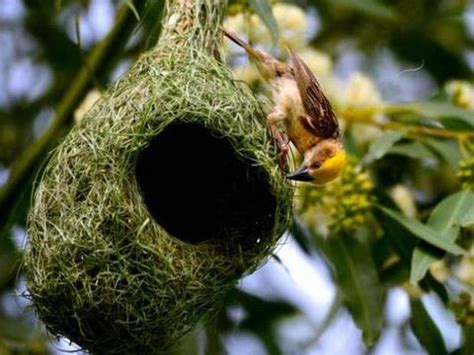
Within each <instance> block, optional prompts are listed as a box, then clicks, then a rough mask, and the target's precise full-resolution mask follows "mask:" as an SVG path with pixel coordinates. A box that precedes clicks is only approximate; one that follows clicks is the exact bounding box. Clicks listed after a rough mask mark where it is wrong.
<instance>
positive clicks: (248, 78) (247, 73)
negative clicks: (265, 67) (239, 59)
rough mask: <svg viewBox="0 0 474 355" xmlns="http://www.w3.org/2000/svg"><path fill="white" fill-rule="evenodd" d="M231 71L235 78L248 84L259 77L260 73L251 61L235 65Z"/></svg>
mask: <svg viewBox="0 0 474 355" xmlns="http://www.w3.org/2000/svg"><path fill="white" fill-rule="evenodd" d="M233 71H234V78H235V79H237V80H242V81H245V82H246V83H247V84H249V85H251V84H253V83H255V82H257V81H258V80H259V79H260V74H259V73H258V70H257V68H256V67H255V65H253V64H251V63H248V64H246V65H242V66H238V67H235V68H234V69H233Z"/></svg>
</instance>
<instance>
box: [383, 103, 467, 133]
mask: <svg viewBox="0 0 474 355" xmlns="http://www.w3.org/2000/svg"><path fill="white" fill-rule="evenodd" d="M391 108H395V109H398V110H399V111H400V112H404V113H412V114H416V115H419V116H422V117H427V118H433V119H436V120H438V121H439V122H441V123H443V124H446V125H452V124H453V122H452V121H453V119H457V120H458V121H461V122H463V123H464V126H463V127H459V128H462V129H466V127H471V128H474V115H473V114H472V111H470V110H465V109H462V108H460V107H457V106H454V105H453V104H451V103H449V102H436V101H430V102H417V103H411V104H401V105H391ZM452 128H455V127H452Z"/></svg>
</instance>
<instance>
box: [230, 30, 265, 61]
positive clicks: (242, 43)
mask: <svg viewBox="0 0 474 355" xmlns="http://www.w3.org/2000/svg"><path fill="white" fill-rule="evenodd" d="M222 32H224V35H225V36H226V37H227V38H228V39H230V40H231V41H232V42H234V43H235V44H236V45H238V46H239V47H242V48H243V49H245V51H246V52H247V54H248V55H249V56H250V57H251V58H252V59H256V60H258V61H261V60H262V59H263V53H262V52H260V51H259V50H258V49H255V48H253V47H252V46H251V45H250V44H248V43H247V42H245V41H244V40H243V39H242V38H240V37H239V36H237V35H236V34H235V33H233V32H231V31H229V30H226V29H225V28H222Z"/></svg>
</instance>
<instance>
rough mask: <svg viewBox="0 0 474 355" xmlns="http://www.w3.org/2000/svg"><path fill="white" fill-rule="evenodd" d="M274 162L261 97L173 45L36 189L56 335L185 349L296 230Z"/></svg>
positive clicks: (36, 249)
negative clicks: (205, 320) (290, 228)
mask: <svg viewBox="0 0 474 355" xmlns="http://www.w3.org/2000/svg"><path fill="white" fill-rule="evenodd" d="M201 1H204V2H206V3H207V1H206V0H201ZM180 48H181V49H180ZM275 154H276V152H275V148H274V145H273V144H272V140H271V138H270V137H269V134H268V132H267V130H266V128H265V119H264V115H263V113H262V111H261V109H260V106H259V104H258V102H257V101H256V99H255V98H254V96H253V95H252V93H251V92H250V90H249V89H248V88H247V87H245V86H244V85H242V84H241V83H238V82H235V81H234V80H232V77H231V74H230V72H229V71H228V69H226V68H225V66H224V65H223V64H222V63H220V62H219V61H218V60H216V59H215V58H214V56H211V55H209V51H208V50H205V49H202V47H201V48H199V47H196V46H195V47H189V48H188V47H187V46H180V47H177V46H176V44H175V43H172V41H170V40H168V41H163V40H162V41H161V42H160V44H159V45H158V46H157V47H156V48H155V49H154V50H152V51H151V52H149V53H147V54H145V55H143V56H142V57H141V58H140V59H139V60H138V61H137V62H136V63H135V64H134V65H133V67H132V69H131V70H130V71H129V72H128V73H126V74H125V75H124V76H123V77H122V78H121V79H120V80H119V81H118V82H117V83H116V84H115V85H114V86H113V87H111V88H110V89H109V90H108V91H107V92H106V93H105V95H104V96H103V98H102V99H101V100H100V101H99V102H98V103H97V104H96V105H95V106H94V107H93V108H92V110H91V111H89V112H88V114H87V115H86V117H85V118H84V119H83V120H82V121H81V123H80V124H79V125H77V126H76V127H74V129H73V130H72V131H71V132H70V134H69V135H68V136H67V137H66V138H65V140H64V141H63V142H62V144H61V145H60V146H59V147H58V148H57V149H56V150H55V151H54V153H53V154H52V156H51V159H50V161H49V162H48V164H47V166H46V168H45V170H44V173H43V175H42V177H41V181H40V182H39V184H38V186H37V189H36V193H35V196H34V202H33V206H32V209H31V213H30V216H29V220H28V236H29V242H28V245H27V249H26V254H25V262H24V264H25V273H26V279H27V286H28V290H29V292H30V294H31V297H32V299H33V305H34V309H35V311H36V312H37V313H38V315H39V317H40V318H41V319H42V320H43V322H44V323H45V324H46V326H47V328H48V330H49V331H50V332H51V333H53V334H55V335H60V336H66V337H68V338H69V339H71V340H72V341H74V342H75V343H77V344H79V345H80V346H82V347H83V348H85V349H87V350H89V351H92V352H97V353H123V354H125V353H147V354H148V353H156V352H159V351H161V350H164V349H167V348H169V347H171V346H173V345H175V344H176V343H177V342H178V340H179V339H180V338H181V337H182V336H183V335H184V334H185V333H186V332H188V331H190V330H191V329H193V328H194V327H195V326H196V324H197V322H198V321H199V320H200V319H201V318H202V317H204V316H205V315H208V314H212V312H213V311H215V310H216V309H218V307H219V305H220V303H221V301H222V298H223V297H222V296H223V295H224V294H225V293H226V292H227V291H228V290H229V289H230V288H231V287H233V286H234V285H235V283H236V282H237V281H238V280H239V278H240V277H241V276H242V275H243V274H244V273H247V272H251V271H252V270H254V269H255V268H256V267H257V266H258V265H259V263H260V262H261V261H262V259H264V258H265V257H266V256H267V255H268V253H269V251H270V250H271V249H272V248H273V247H274V245H275V242H276V241H277V239H278V238H279V236H281V234H282V233H283V231H284V230H285V228H286V226H287V223H288V220H289V213H290V210H291V189H290V187H289V186H288V185H287V183H286V182H285V181H284V179H283V178H282V176H281V173H280V172H279V170H278V168H277V167H276V166H275Z"/></svg>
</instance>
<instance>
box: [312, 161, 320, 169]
mask: <svg viewBox="0 0 474 355" xmlns="http://www.w3.org/2000/svg"><path fill="white" fill-rule="evenodd" d="M320 167H321V163H320V162H319V161H315V162H314V163H311V165H310V166H309V168H310V169H319V168H320Z"/></svg>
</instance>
